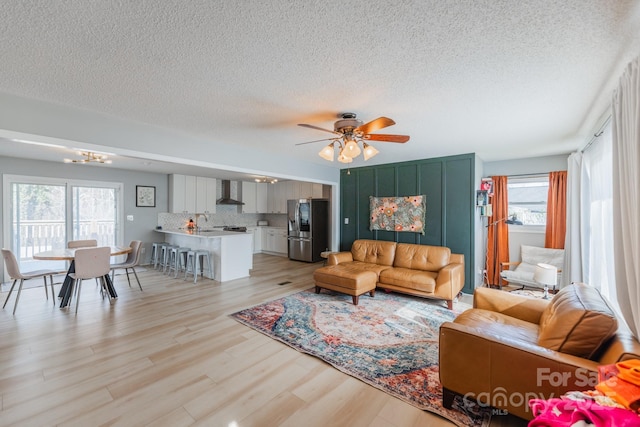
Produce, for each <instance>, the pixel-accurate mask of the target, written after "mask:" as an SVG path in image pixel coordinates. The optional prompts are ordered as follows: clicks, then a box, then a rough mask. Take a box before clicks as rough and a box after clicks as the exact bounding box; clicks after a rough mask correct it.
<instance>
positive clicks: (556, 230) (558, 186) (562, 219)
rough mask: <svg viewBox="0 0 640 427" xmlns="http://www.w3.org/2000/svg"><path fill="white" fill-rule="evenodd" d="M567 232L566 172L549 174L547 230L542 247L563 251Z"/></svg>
mask: <svg viewBox="0 0 640 427" xmlns="http://www.w3.org/2000/svg"><path fill="white" fill-rule="evenodd" d="M566 230H567V171H559V172H551V173H550V174H549V195H548V196H547V230H546V232H545V236H544V247H545V248H553V249H564V237H565V232H566Z"/></svg>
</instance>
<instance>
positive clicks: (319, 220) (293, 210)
mask: <svg viewBox="0 0 640 427" xmlns="http://www.w3.org/2000/svg"><path fill="white" fill-rule="evenodd" d="M287 217H288V221H287V222H288V224H289V225H288V228H289V231H288V233H289V234H288V241H289V242H288V243H289V259H293V260H297V261H307V262H316V261H321V260H322V257H321V256H320V254H321V253H322V252H323V251H325V250H327V248H328V247H329V201H328V200H326V199H299V200H287Z"/></svg>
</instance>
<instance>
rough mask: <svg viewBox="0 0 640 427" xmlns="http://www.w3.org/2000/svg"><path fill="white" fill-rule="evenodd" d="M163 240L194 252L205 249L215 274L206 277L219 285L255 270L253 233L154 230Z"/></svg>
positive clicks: (207, 274)
mask: <svg viewBox="0 0 640 427" xmlns="http://www.w3.org/2000/svg"><path fill="white" fill-rule="evenodd" d="M155 231H157V232H158V233H163V234H164V241H165V242H167V243H171V244H173V245H179V246H183V247H187V248H191V249H192V250H206V251H208V252H209V254H210V255H209V256H210V257H211V261H212V263H213V274H211V272H208V271H206V270H205V272H204V275H205V277H208V278H209V279H213V280H217V281H219V282H227V281H229V280H235V279H241V278H243V277H249V270H251V269H252V268H253V234H252V233H242V232H234V231H222V230H211V231H191V230H155Z"/></svg>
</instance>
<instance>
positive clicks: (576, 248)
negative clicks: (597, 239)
mask: <svg viewBox="0 0 640 427" xmlns="http://www.w3.org/2000/svg"><path fill="white" fill-rule="evenodd" d="M581 175H582V153H581V152H579V151H578V152H575V153H572V154H571V155H570V156H569V160H568V164H567V235H566V238H565V242H564V253H565V259H564V266H563V268H562V275H561V276H560V278H561V281H560V288H564V287H565V286H567V285H569V284H570V283H571V282H584V277H585V275H586V274H585V272H584V269H583V267H584V265H585V263H583V262H582V260H583V259H584V258H583V253H582V251H583V247H584V248H585V249H586V245H583V244H582V226H581V224H582V216H581V213H582V212H583V209H582V201H583V197H582V191H581V188H582V186H581V184H582V179H581Z"/></svg>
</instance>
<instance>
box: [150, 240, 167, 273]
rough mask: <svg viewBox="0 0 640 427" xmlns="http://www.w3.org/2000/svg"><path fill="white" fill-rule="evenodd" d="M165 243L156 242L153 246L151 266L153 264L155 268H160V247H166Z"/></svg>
mask: <svg viewBox="0 0 640 427" xmlns="http://www.w3.org/2000/svg"><path fill="white" fill-rule="evenodd" d="M165 244H166V243H165V242H155V243H152V244H151V264H153V268H154V269H156V268H158V263H159V262H160V245H165Z"/></svg>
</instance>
